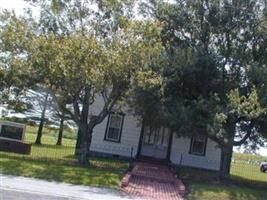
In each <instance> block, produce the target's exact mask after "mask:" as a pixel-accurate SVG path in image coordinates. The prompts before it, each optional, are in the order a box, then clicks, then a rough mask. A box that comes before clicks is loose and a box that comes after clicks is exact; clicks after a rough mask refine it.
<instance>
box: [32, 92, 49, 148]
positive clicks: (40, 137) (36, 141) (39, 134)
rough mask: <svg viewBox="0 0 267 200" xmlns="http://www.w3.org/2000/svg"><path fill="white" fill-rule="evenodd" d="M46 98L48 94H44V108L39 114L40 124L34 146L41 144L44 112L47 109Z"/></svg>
mask: <svg viewBox="0 0 267 200" xmlns="http://www.w3.org/2000/svg"><path fill="white" fill-rule="evenodd" d="M48 96H49V94H48V93H46V94H45V101H44V107H43V110H42V114H41V120H40V124H39V128H38V132H37V137H36V140H35V144H41V143H42V142H41V141H42V135H43V127H44V121H45V112H46V108H47V104H48Z"/></svg>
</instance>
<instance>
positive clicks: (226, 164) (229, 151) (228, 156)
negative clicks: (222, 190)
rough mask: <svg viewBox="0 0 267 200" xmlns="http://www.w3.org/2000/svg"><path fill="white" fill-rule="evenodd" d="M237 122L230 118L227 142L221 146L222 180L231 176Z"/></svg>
mask: <svg viewBox="0 0 267 200" xmlns="http://www.w3.org/2000/svg"><path fill="white" fill-rule="evenodd" d="M235 127H236V125H235V123H232V122H231V121H230V120H229V122H228V123H227V126H226V131H227V135H228V137H227V143H226V144H225V145H223V146H222V147H221V166H220V178H221V179H222V180H227V179H229V177H230V170H231V162H232V155H233V146H234V138H235Z"/></svg>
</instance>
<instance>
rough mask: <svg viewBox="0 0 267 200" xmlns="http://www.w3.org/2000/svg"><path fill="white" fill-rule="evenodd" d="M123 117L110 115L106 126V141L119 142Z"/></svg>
mask: <svg viewBox="0 0 267 200" xmlns="http://www.w3.org/2000/svg"><path fill="white" fill-rule="evenodd" d="M122 122H123V116H122V115H118V114H110V116H109V122H108V124H107V126H108V127H107V133H106V139H107V140H111V141H119V139H120V134H121V126H122Z"/></svg>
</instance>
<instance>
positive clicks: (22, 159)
mask: <svg viewBox="0 0 267 200" xmlns="http://www.w3.org/2000/svg"><path fill="white" fill-rule="evenodd" d="M33 130H34V129H33V128H29V129H27V133H26V141H27V142H34V140H35V137H36V134H33ZM42 139H43V140H42V141H43V145H41V146H40V145H33V146H32V152H31V155H19V154H14V153H6V152H0V173H3V174H11V175H18V176H25V177H34V178H40V179H45V180H49V181H60V182H67V183H73V184H83V185H90V186H101V187H109V188H118V186H119V183H120V180H121V178H122V176H123V174H124V173H125V171H126V170H127V169H128V166H129V164H128V163H127V162H123V161H118V160H114V159H102V158H92V159H91V164H92V166H91V167H89V168H83V167H80V166H78V163H77V160H76V159H75V158H74V156H73V154H74V146H75V140H73V139H67V138H63V146H56V145H55V143H56V135H53V134H51V133H49V134H48V133H46V134H44V135H43V138H42Z"/></svg>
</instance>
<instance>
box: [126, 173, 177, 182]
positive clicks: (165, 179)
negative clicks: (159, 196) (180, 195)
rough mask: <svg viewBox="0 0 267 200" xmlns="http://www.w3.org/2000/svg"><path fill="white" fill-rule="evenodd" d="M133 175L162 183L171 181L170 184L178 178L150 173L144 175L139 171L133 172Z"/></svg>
mask: <svg viewBox="0 0 267 200" xmlns="http://www.w3.org/2000/svg"><path fill="white" fill-rule="evenodd" d="M131 175H132V177H135V178H141V179H148V180H150V181H157V182H161V183H170V184H175V181H176V178H175V177H172V178H169V177H168V178H164V177H160V176H158V177H156V176H149V175H143V174H138V173H134V172H132V173H131Z"/></svg>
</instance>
